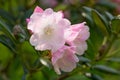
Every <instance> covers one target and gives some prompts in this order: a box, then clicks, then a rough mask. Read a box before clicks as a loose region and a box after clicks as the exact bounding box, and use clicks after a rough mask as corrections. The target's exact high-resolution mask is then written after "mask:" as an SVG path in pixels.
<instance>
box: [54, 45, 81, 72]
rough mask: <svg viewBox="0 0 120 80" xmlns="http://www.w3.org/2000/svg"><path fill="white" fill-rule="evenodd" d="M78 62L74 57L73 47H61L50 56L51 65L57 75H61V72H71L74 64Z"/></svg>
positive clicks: (74, 66)
mask: <svg viewBox="0 0 120 80" xmlns="http://www.w3.org/2000/svg"><path fill="white" fill-rule="evenodd" d="M78 61H79V59H78V57H77V56H76V55H75V47H74V46H63V47H62V48H60V49H59V50H57V51H56V52H55V53H53V54H52V64H53V67H54V70H55V72H56V73H57V74H61V71H60V70H62V71H64V72H71V71H72V70H73V69H74V68H76V63H77V62H78Z"/></svg>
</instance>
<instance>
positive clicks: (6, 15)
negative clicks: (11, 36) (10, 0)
mask: <svg viewBox="0 0 120 80" xmlns="http://www.w3.org/2000/svg"><path fill="white" fill-rule="evenodd" d="M0 16H1V17H3V18H5V19H6V20H7V21H9V22H11V23H14V21H15V19H14V17H13V16H12V15H11V14H9V13H8V12H6V11H4V10H2V9H0Z"/></svg>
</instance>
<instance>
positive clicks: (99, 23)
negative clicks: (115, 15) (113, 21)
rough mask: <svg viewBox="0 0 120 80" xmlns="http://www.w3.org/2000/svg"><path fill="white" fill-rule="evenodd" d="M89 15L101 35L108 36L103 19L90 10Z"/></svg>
mask: <svg viewBox="0 0 120 80" xmlns="http://www.w3.org/2000/svg"><path fill="white" fill-rule="evenodd" d="M91 13H92V17H93V20H94V22H95V24H96V25H97V27H98V28H99V29H100V30H101V32H102V33H103V35H105V36H108V30H107V24H106V23H105V20H104V19H103V17H102V16H101V15H100V14H99V13H98V12H97V11H95V10H92V12H91Z"/></svg>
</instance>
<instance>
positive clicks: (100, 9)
mask: <svg viewBox="0 0 120 80" xmlns="http://www.w3.org/2000/svg"><path fill="white" fill-rule="evenodd" d="M44 1H45V0H0V80H21V79H22V80H80V79H81V80H113V79H114V80H119V79H120V45H119V44H120V16H119V15H118V13H119V12H117V11H116V10H115V9H116V7H117V5H116V4H115V3H113V2H112V1H110V0H104V1H103V0H55V1H56V4H54V5H50V4H51V2H52V1H54V0H46V1H49V2H48V5H47V3H45V2H44ZM37 5H38V6H40V7H42V8H44V9H45V8H48V7H52V8H53V9H54V10H55V11H58V10H63V13H64V14H65V17H66V18H69V19H70V20H71V22H72V23H77V22H83V21H86V22H87V25H88V26H89V28H90V38H89V39H88V41H87V43H88V50H87V51H86V52H85V54H84V55H82V56H78V57H79V60H80V61H79V64H78V66H77V68H76V69H75V70H73V71H72V72H70V73H62V75H57V74H56V73H55V72H54V70H53V68H52V66H51V63H50V62H49V61H48V60H47V59H46V57H47V54H46V52H44V54H43V52H42V51H36V50H35V49H34V48H33V47H32V46H31V45H30V43H29V37H30V33H29V31H28V30H27V28H26V25H27V24H26V18H28V17H29V16H30V15H31V14H32V11H33V9H34V7H35V6H37ZM111 5H112V6H111ZM117 15H118V16H117ZM41 60H42V61H44V62H45V63H46V64H44V63H43V62H42V61H41Z"/></svg>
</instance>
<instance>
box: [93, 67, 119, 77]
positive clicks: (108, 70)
mask: <svg viewBox="0 0 120 80" xmlns="http://www.w3.org/2000/svg"><path fill="white" fill-rule="evenodd" d="M93 69H97V70H100V71H103V72H106V73H110V74H118V75H120V71H117V70H116V69H113V68H111V67H108V66H105V65H95V66H93Z"/></svg>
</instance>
